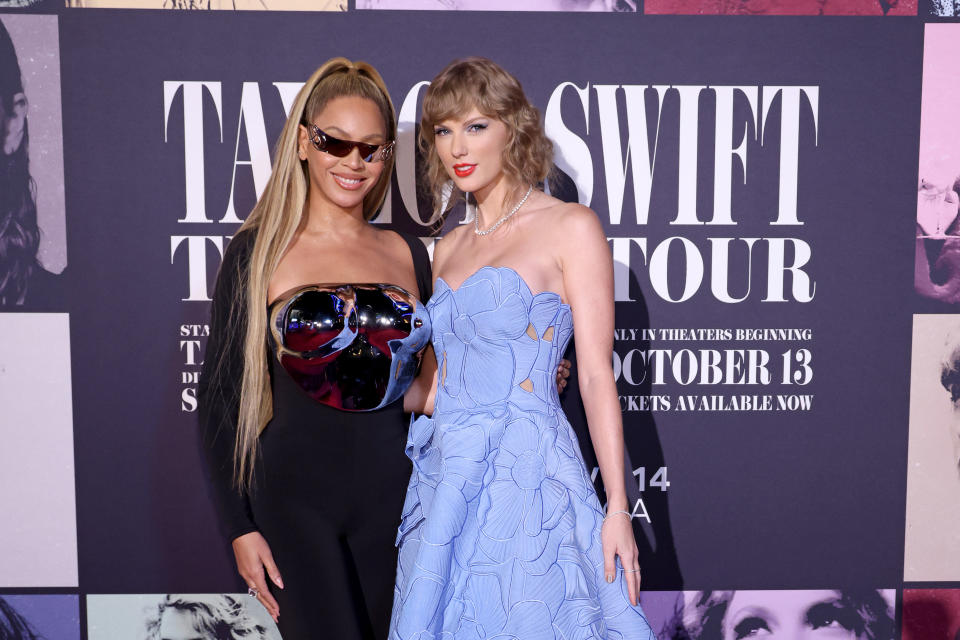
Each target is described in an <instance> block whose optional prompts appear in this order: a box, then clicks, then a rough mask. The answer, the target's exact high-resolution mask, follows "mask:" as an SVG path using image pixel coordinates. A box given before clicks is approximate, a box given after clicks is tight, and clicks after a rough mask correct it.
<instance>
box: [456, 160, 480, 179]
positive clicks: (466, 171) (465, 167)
mask: <svg viewBox="0 0 960 640" xmlns="http://www.w3.org/2000/svg"><path fill="white" fill-rule="evenodd" d="M476 168H477V165H475V164H467V163H463V164H455V165H453V172H454V173H455V174H457V177H458V178H466V177H467V176H468V175H470V174H471V173H473V170H474V169H476Z"/></svg>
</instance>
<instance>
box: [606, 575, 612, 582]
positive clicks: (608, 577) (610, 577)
mask: <svg viewBox="0 0 960 640" xmlns="http://www.w3.org/2000/svg"><path fill="white" fill-rule="evenodd" d="M607 582H613V574H611V573H608V574H607Z"/></svg>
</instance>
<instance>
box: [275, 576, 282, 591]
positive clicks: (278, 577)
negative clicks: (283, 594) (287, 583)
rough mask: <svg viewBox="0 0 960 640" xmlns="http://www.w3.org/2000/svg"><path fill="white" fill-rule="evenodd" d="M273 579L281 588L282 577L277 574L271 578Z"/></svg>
mask: <svg viewBox="0 0 960 640" xmlns="http://www.w3.org/2000/svg"><path fill="white" fill-rule="evenodd" d="M273 581H274V583H276V585H277V586H278V587H280V588H281V589H283V578H281V577H280V576H277V577H276V578H274V579H273Z"/></svg>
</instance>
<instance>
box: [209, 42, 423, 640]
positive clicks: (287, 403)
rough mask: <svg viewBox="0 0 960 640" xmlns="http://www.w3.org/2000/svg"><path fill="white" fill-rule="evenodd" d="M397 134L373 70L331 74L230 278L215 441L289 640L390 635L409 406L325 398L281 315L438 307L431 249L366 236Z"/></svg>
mask: <svg viewBox="0 0 960 640" xmlns="http://www.w3.org/2000/svg"><path fill="white" fill-rule="evenodd" d="M395 122H396V119H395V115H394V109H393V105H392V103H391V101H390V97H389V95H388V94H387V90H386V87H385V85H384V83H383V80H382V79H381V78H380V75H379V74H378V73H377V71H376V70H375V69H373V67H371V66H370V65H367V64H365V63H362V62H357V63H354V62H350V61H349V60H346V59H343V58H336V59H333V60H330V61H329V62H327V63H326V64H324V65H323V66H322V67H320V69H318V70H317V71H316V72H315V73H314V74H313V75H312V76H311V77H310V79H309V80H308V81H307V82H306V84H305V85H304V87H303V89H302V90H301V91H300V93H299V94H298V96H297V99H296V102H295V103H294V106H293V108H292V110H291V113H290V117H289V118H288V120H287V123H286V125H285V126H284V129H283V132H282V134H281V137H280V139H279V141H278V143H277V148H276V150H275V159H274V164H273V172H272V175H271V177H270V181H269V182H268V184H267V187H266V189H265V190H264V192H263V195H262V196H261V198H260V200H259V201H258V202H257V205H256V207H255V208H254V210H253V212H252V213H251V214H250V216H249V217H248V218H247V220H246V222H245V223H244V224H243V226H242V227H241V228H240V230H239V231H238V233H237V234H236V236H235V237H234V238H233V240H232V241H231V243H230V244H229V246H228V247H227V250H226V253H225V255H224V260H223V263H222V265H221V267H220V273H219V276H218V278H217V285H216V289H215V293H214V298H213V306H212V318H211V324H210V338H209V342H208V344H207V352H206V358H205V360H204V366H203V372H202V376H201V382H200V388H199V400H200V412H199V413H200V423H201V430H202V434H203V438H204V445H205V449H206V452H207V454H208V456H207V457H208V463H209V470H210V474H211V480H212V485H213V488H214V494H215V501H216V502H217V504H218V508H219V511H220V515H221V518H222V521H223V523H224V525H225V528H226V533H227V535H228V536H229V538H230V539H231V540H232V541H233V550H234V554H235V556H236V561H237V567H238V570H239V572H240V574H241V576H243V578H244V580H245V581H246V583H247V585H248V586H249V587H250V589H251V594H252V595H253V594H256V596H257V598H258V599H259V600H260V602H262V603H263V605H264V606H265V607H266V608H267V609H268V611H269V612H270V614H271V615H272V616H273V617H274V619H278V624H279V627H280V630H281V633H282V634H283V637H284V638H285V640H296V639H297V638H317V637H330V638H338V639H350V638H374V637H377V638H385V637H386V635H387V625H388V622H389V619H390V608H391V604H392V599H393V571H394V567H395V566H396V549H395V547H394V537H395V535H396V526H397V522H398V521H399V516H400V511H401V507H402V504H403V494H404V488H405V487H406V482H407V478H408V477H409V474H410V468H409V462H408V461H407V460H406V457H405V456H404V455H403V449H404V446H405V442H406V426H405V424H404V420H403V415H402V413H403V405H402V403H401V402H400V401H399V400H398V401H396V402H393V403H392V404H390V405H389V406H386V407H385V408H382V409H380V410H377V411H373V412H369V413H348V412H345V411H340V410H338V409H335V408H331V407H329V406H326V405H324V404H321V403H320V402H317V401H316V400H314V399H313V398H311V397H310V396H309V395H308V394H307V393H304V390H303V389H302V388H301V387H300V386H299V385H298V384H297V383H296V382H295V381H294V379H293V378H292V377H291V376H290V375H289V374H288V373H287V371H286V370H285V369H284V367H281V366H278V363H277V361H276V358H275V354H276V349H277V346H278V345H277V344H276V343H275V342H274V341H273V340H272V339H271V337H270V335H269V331H268V317H267V309H268V304H269V303H271V302H273V301H274V300H276V299H277V298H280V297H283V294H284V293H285V292H289V290H291V289H294V288H296V287H301V286H303V285H309V284H313V283H343V284H358V283H389V284H393V285H396V286H399V287H402V288H403V289H405V290H406V291H409V292H412V294H413V296H415V297H417V298H419V300H420V301H425V300H426V299H427V298H429V296H430V286H431V277H430V265H429V260H428V257H427V253H426V250H425V248H424V246H423V244H422V243H421V242H420V241H419V240H417V239H416V238H410V237H405V236H401V235H399V234H397V233H395V232H393V231H388V230H384V229H379V228H377V227H376V226H374V225H371V224H369V223H368V221H369V220H370V219H371V218H372V217H374V215H376V213H377V211H378V210H379V209H380V207H381V206H382V204H383V200H384V197H385V194H386V192H387V189H388V188H389V185H390V174H391V171H392V169H393V157H392V154H391V151H392V143H393V141H394V139H395V137H396V124H395ZM351 141H362V142H361V143H360V144H357V143H353V142H351ZM428 361H429V362H433V360H432V358H431V359H428ZM426 366H429V365H426ZM434 366H435V365H434ZM428 373H431V375H432V372H429V371H428ZM424 378H426V379H427V380H429V379H430V378H431V376H424ZM416 392H417V389H416V388H415V389H413V390H412V391H411V392H410V393H408V396H409V398H410V401H411V402H412V403H413V406H416V403H417V399H416V398H417V394H416ZM420 402H421V403H422V401H420ZM264 570H266V574H267V576H269V587H268V582H267V580H266V579H265V576H264ZM281 573H282V575H281Z"/></svg>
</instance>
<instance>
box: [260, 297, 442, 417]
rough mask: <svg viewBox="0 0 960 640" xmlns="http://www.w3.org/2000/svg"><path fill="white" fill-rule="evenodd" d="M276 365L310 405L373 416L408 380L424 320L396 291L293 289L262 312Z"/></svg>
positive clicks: (422, 341)
mask: <svg viewBox="0 0 960 640" xmlns="http://www.w3.org/2000/svg"><path fill="white" fill-rule="evenodd" d="M270 334H271V338H272V341H271V342H272V346H273V348H274V350H275V352H276V357H277V359H278V360H279V362H280V364H281V365H283V368H284V369H286V371H287V373H288V374H290V377H291V378H293V379H294V380H295V381H296V382H297V383H298V384H299V385H300V387H301V388H302V389H303V390H304V391H306V392H307V393H308V394H309V395H310V396H311V397H313V398H314V399H315V400H317V401H318V402H322V403H324V404H327V405H330V406H332V407H336V408H338V409H344V410H346V411H369V410H374V409H380V408H382V407H385V406H386V405H388V404H390V403H392V402H393V401H395V400H396V399H397V398H399V397H400V396H402V395H403V394H404V392H405V391H406V390H407V388H408V387H409V386H410V383H411V382H412V381H413V378H414V377H415V376H416V373H417V368H418V365H419V364H420V355H421V353H422V350H423V347H424V346H426V344H427V340H428V338H429V336H430V316H429V314H428V313H427V310H426V308H425V307H424V305H423V304H422V303H421V302H420V301H419V300H418V299H417V298H416V296H414V295H413V294H412V293H410V292H408V291H406V290H405V289H403V288H401V287H398V286H396V285H387V284H334V285H309V286H305V287H298V288H296V289H292V290H290V291H288V292H286V293H284V294H282V295H281V296H280V297H279V298H278V299H277V300H276V301H275V302H274V303H273V304H271V305H270Z"/></svg>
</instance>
